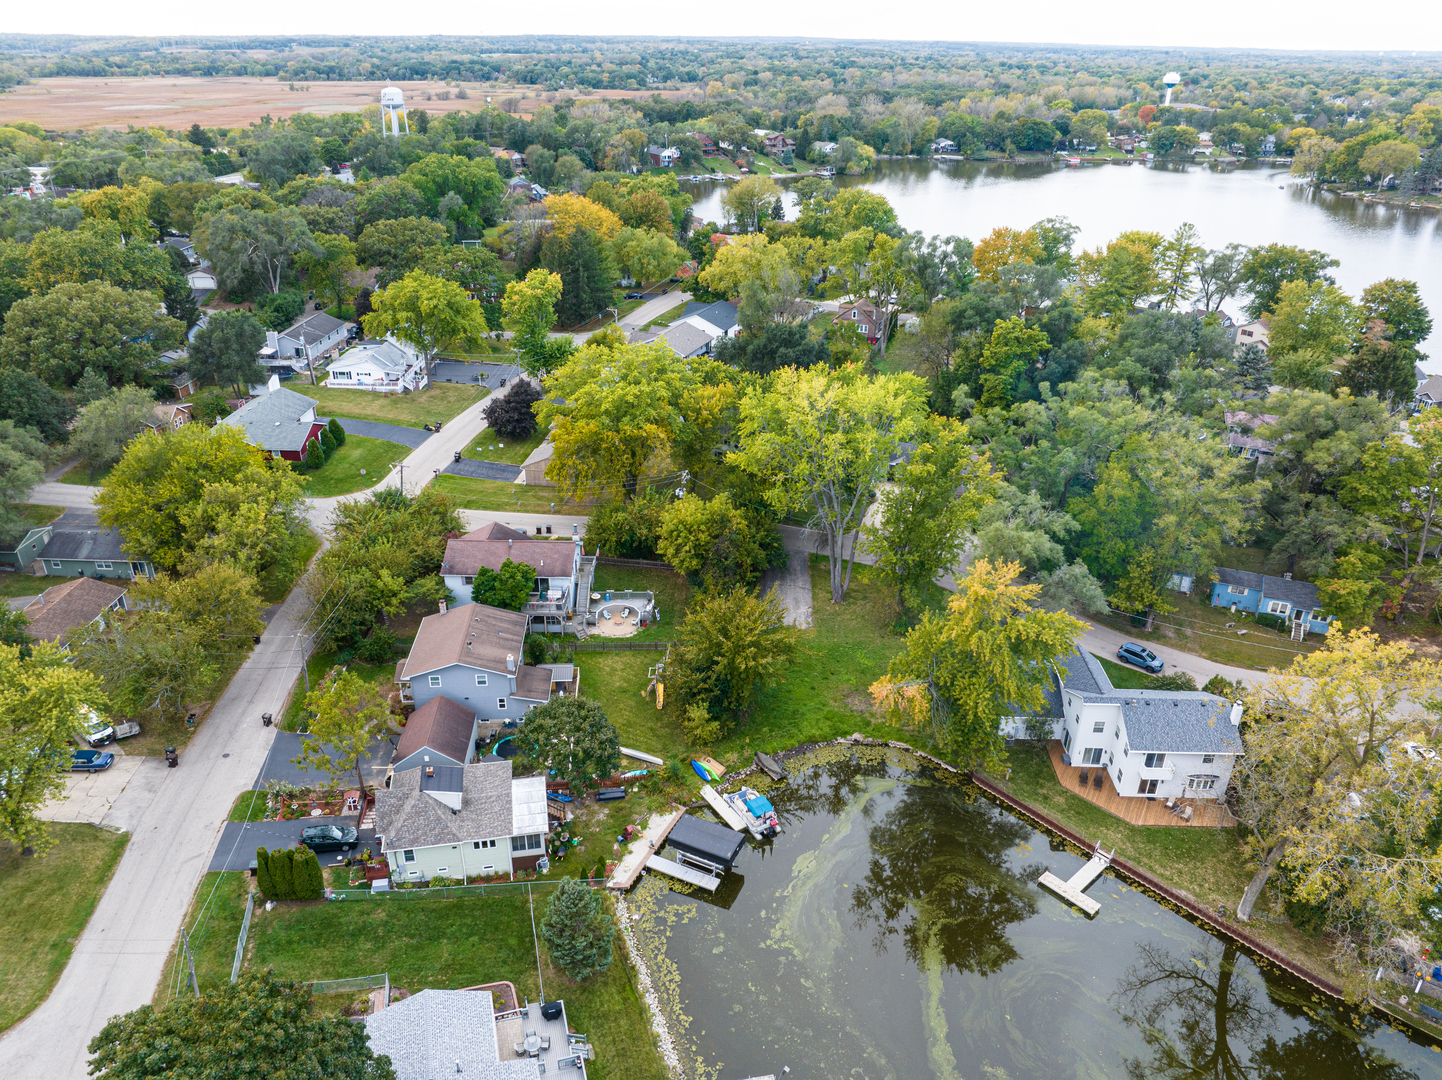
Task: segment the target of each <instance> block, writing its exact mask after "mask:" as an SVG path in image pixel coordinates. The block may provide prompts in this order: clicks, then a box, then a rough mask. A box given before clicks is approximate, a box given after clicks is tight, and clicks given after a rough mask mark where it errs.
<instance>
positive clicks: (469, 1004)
mask: <svg viewBox="0 0 1442 1080" xmlns="http://www.w3.org/2000/svg"><path fill="white" fill-rule="evenodd" d="M365 1026H366V1034H367V1035H369V1036H370V1048H371V1051H372V1053H375V1054H385V1055H386V1056H387V1057H389V1058H390V1059H391V1068H392V1069H394V1070H395V1074H396V1080H438V1078H439V1077H443V1076H455V1075H457V1071H456V1069H457V1064H459V1066H460V1073H459V1075H460V1076H461V1077H463V1078H464V1080H535V1078H536V1077H538V1076H540V1070H539V1068H538V1067H537V1063H536V1061H535V1060H534V1059H530V1058H524V1059H522V1060H519V1061H517V1060H514V1059H511V1060H507V1061H502V1060H500V1054H499V1047H498V1046H497V1044H496V1021H495V1006H494V1004H493V1003H492V999H491V993H490V991H489V990H422V991H421V992H420V993H419V994H413V995H412V996H410V997H408V998H404V999H403V1000H401V1001H397V1002H395V1003H393V1004H391V1005H389V1006H387V1007H386V1008H384V1009H382V1010H381V1011H380V1012H378V1013H372V1014H371V1015H370V1016H367V1017H366V1019H365Z"/></svg>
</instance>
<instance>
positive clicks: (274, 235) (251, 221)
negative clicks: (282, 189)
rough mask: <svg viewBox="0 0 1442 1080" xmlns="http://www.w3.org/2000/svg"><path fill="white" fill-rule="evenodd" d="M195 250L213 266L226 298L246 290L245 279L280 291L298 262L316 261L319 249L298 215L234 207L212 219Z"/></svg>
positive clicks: (287, 209) (285, 210)
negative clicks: (307, 259) (314, 258)
mask: <svg viewBox="0 0 1442 1080" xmlns="http://www.w3.org/2000/svg"><path fill="white" fill-rule="evenodd" d="M204 225H205V231H204V234H203V236H198V237H196V249H197V250H198V251H200V252H201V254H203V255H204V256H205V257H206V258H208V259H209V260H210V261H211V264H212V265H213V266H214V267H215V280H216V283H217V284H219V286H220V287H221V288H222V289H224V290H225V291H226V292H227V293H229V292H232V291H234V290H239V289H242V288H243V287H244V286H245V284H246V282H247V280H253V281H255V282H257V283H258V284H259V286H260V288H261V289H262V290H264V291H265V292H270V293H278V292H280V290H281V288H282V286H283V285H284V284H285V282H286V280H287V279H288V278H289V276H290V274H291V271H292V269H293V268H294V267H295V265H296V262H297V260H298V259H299V258H301V257H303V256H316V255H318V254H319V253H320V250H321V249H320V245H318V244H317V243H316V242H315V239H314V238H313V237H312V236H311V234H310V228H309V227H308V226H307V225H306V223H305V218H303V217H301V215H300V211H298V210H296V209H294V208H292V207H283V208H281V209H278V210H271V211H264V210H249V209H246V208H245V207H240V206H230V207H226V208H225V209H223V210H219V211H216V212H215V213H213V214H210V215H208V216H207V217H206V218H205V221H204Z"/></svg>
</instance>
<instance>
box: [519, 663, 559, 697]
mask: <svg viewBox="0 0 1442 1080" xmlns="http://www.w3.org/2000/svg"><path fill="white" fill-rule="evenodd" d="M516 697H523V698H530V699H531V700H533V701H550V700H551V669H550V668H538V667H523V668H521V670H520V671H518V672H516Z"/></svg>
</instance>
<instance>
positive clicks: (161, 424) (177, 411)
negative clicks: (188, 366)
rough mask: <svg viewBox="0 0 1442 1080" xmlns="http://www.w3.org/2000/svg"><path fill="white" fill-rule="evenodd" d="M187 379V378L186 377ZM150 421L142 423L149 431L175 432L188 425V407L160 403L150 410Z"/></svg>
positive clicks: (172, 403) (189, 418)
mask: <svg viewBox="0 0 1442 1080" xmlns="http://www.w3.org/2000/svg"><path fill="white" fill-rule="evenodd" d="M186 378H187V379H188V378H189V376H186ZM150 414H151V419H149V420H146V421H144V423H145V426H146V427H148V428H149V429H150V430H151V431H175V430H177V429H179V428H183V427H184V426H185V425H186V424H188V423H190V420H191V416H190V406H189V405H185V404H177V403H176V402H173V401H170V402H161V403H160V404H159V405H156V406H155V408H153V409H151V410H150Z"/></svg>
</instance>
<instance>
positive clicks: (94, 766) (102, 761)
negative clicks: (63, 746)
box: [70, 750, 115, 772]
mask: <svg viewBox="0 0 1442 1080" xmlns="http://www.w3.org/2000/svg"><path fill="white" fill-rule="evenodd" d="M114 764H115V755H114V754H107V753H104V752H103V751H100V750H76V751H73V752H72V753H71V755H70V771H71V772H103V771H104V770H106V769H108V768H110V766H112V765H114Z"/></svg>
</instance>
